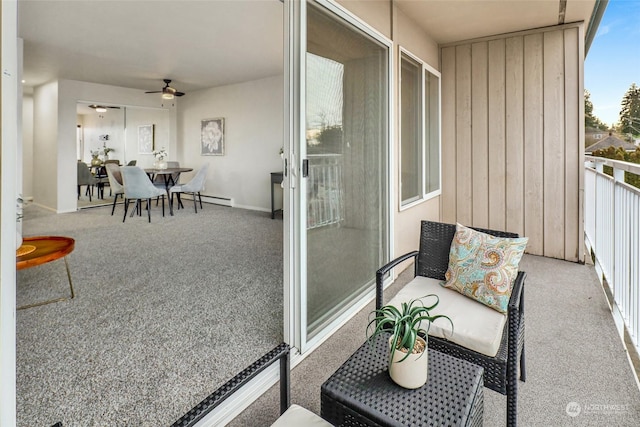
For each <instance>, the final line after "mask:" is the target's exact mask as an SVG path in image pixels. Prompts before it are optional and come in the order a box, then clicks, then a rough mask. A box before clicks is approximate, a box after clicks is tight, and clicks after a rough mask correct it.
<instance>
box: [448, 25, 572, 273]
mask: <svg viewBox="0 0 640 427" xmlns="http://www.w3.org/2000/svg"><path fill="white" fill-rule="evenodd" d="M581 34H582V24H572V25H564V26H558V27H553V28H545V29H540V30H531V31H527V32H523V33H520V34H510V35H504V36H501V37H492V38H487V39H482V40H475V41H470V42H462V43H458V44H452V45H445V46H442V47H441V55H442V81H443V98H442V101H443V108H442V115H443V127H442V138H443V151H442V156H443V172H444V171H447V170H453V171H454V172H453V173H454V174H455V185H451V184H450V183H448V182H447V180H448V179H452V177H451V175H452V173H451V172H448V173H446V174H445V173H443V194H442V208H443V215H442V217H443V220H444V221H447V222H455V221H457V222H460V223H463V224H467V225H472V226H477V227H486V226H488V227H490V228H495V229H503V230H508V231H513V232H517V233H519V234H521V235H523V236H527V237H529V245H528V246H527V252H528V253H531V254H536V255H544V256H548V257H553V258H559V259H566V260H570V261H579V260H582V244H581V237H580V236H581V235H582V229H583V226H582V223H581V221H582V214H581V195H580V191H581V188H582V187H581V186H582V184H581V182H582V180H581V178H580V165H581V155H582V151H581V147H582V146H583V141H584V135H583V133H582V132H581V131H580V126H581V123H582V122H583V120H582V118H581V113H580V112H581V111H582V110H581V103H582V102H583V95H582V87H583V84H582V78H583V76H582V61H583V58H582V56H581V52H583V51H584V46H583V45H584V42H583V37H581ZM452 52H455V54H452ZM450 91H454V93H453V94H452V93H450ZM453 212H455V215H454V214H453Z"/></svg>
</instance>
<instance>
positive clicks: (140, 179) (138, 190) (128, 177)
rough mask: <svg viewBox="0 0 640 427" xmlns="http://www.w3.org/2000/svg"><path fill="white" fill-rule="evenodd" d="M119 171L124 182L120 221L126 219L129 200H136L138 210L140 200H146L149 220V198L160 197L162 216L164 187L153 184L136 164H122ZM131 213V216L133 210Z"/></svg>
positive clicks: (140, 206) (140, 203) (139, 209)
mask: <svg viewBox="0 0 640 427" xmlns="http://www.w3.org/2000/svg"><path fill="white" fill-rule="evenodd" d="M120 173H121V174H122V183H123V184H124V217H123V218H122V222H124V221H125V220H126V219H127V211H128V210H129V203H130V202H131V200H135V201H136V208H137V209H138V212H140V211H141V208H142V200H146V201H147V216H148V218H149V222H151V199H152V198H154V197H162V216H164V196H165V195H166V194H167V193H166V191H165V190H164V189H161V188H157V187H156V186H155V185H153V184H152V183H151V180H149V177H148V176H147V174H146V173H145V171H144V170H143V169H142V168H139V167H138V166H122V167H121V168H120ZM131 215H132V216H133V212H132V213H131Z"/></svg>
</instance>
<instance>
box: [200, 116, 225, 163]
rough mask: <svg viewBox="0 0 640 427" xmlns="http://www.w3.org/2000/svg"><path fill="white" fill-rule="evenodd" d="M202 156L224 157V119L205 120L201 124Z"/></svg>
mask: <svg viewBox="0 0 640 427" xmlns="http://www.w3.org/2000/svg"><path fill="white" fill-rule="evenodd" d="M200 154H201V155H203V156H224V118H223V117H219V118H216V119H204V120H202V122H201V123H200Z"/></svg>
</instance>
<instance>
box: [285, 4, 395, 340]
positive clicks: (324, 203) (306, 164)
mask: <svg viewBox="0 0 640 427" xmlns="http://www.w3.org/2000/svg"><path fill="white" fill-rule="evenodd" d="M329 6H331V5H329ZM334 12H335V9H332V8H331V7H329V8H327V7H323V6H322V5H318V4H316V3H315V2H309V3H307V4H306V14H305V16H306V49H304V59H303V61H301V67H304V72H303V73H301V75H303V76H304V78H303V79H301V88H300V90H301V93H302V94H303V95H302V96H301V99H303V100H304V101H303V102H302V103H301V110H302V114H301V116H302V117H304V123H303V126H304V129H301V130H302V132H300V137H301V138H300V139H302V140H300V141H297V144H296V145H297V147H296V148H297V149H298V150H299V151H298V152H299V153H300V185H299V186H298V187H297V188H296V191H299V194H298V197H297V198H296V199H297V200H298V201H299V205H298V209H299V210H298V214H299V221H300V222H299V228H298V232H299V233H300V234H301V235H300V240H299V241H300V243H301V244H300V249H301V252H300V267H301V270H300V274H299V281H300V284H299V285H300V300H299V304H300V306H299V309H300V312H299V314H300V323H299V328H300V334H301V341H302V347H303V350H304V348H306V347H308V346H309V345H312V344H313V342H314V341H316V340H319V339H321V337H322V335H323V331H325V330H326V329H327V327H328V326H329V325H331V324H335V322H336V321H339V319H340V317H341V316H343V315H344V314H345V313H346V312H348V310H349V309H350V308H352V306H353V305H354V303H355V302H356V301H358V300H359V299H360V298H361V297H362V296H363V295H364V294H366V293H368V292H369V293H370V292H371V290H372V289H373V284H374V281H375V271H376V269H378V268H379V267H380V266H381V265H382V264H383V263H384V262H385V261H386V260H387V259H388V257H389V255H388V254H389V193H388V186H389V185H388V176H389V172H388V171H389V165H388V163H389V162H388V152H389V86H388V84H389V83H388V82H389V46H388V45H387V44H385V43H384V41H381V40H380V38H379V37H376V36H375V35H371V33H370V32H369V31H367V30H366V29H364V28H362V27H361V26H359V25H358V23H357V22H353V21H351V20H349V19H346V18H345V17H344V16H341V15H340V14H339V13H334ZM301 120H302V119H301ZM301 126H302V125H301Z"/></svg>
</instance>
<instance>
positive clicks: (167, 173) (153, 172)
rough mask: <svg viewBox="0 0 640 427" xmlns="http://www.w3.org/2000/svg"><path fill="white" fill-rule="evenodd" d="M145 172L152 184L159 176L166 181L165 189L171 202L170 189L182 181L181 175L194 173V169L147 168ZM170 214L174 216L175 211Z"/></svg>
mask: <svg viewBox="0 0 640 427" xmlns="http://www.w3.org/2000/svg"><path fill="white" fill-rule="evenodd" d="M144 171H145V173H146V174H147V175H148V176H149V179H150V180H151V182H155V180H156V178H157V177H158V176H162V178H163V181H164V188H165V190H166V191H167V200H169V189H170V188H171V187H173V186H174V185H176V183H177V182H178V180H179V179H180V174H181V173H183V172H192V171H193V168H165V169H156V168H145V170H144ZM178 200H180V199H178ZM169 203H171V202H169ZM179 204H180V205H181V204H182V202H179ZM170 213H171V215H173V210H170Z"/></svg>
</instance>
